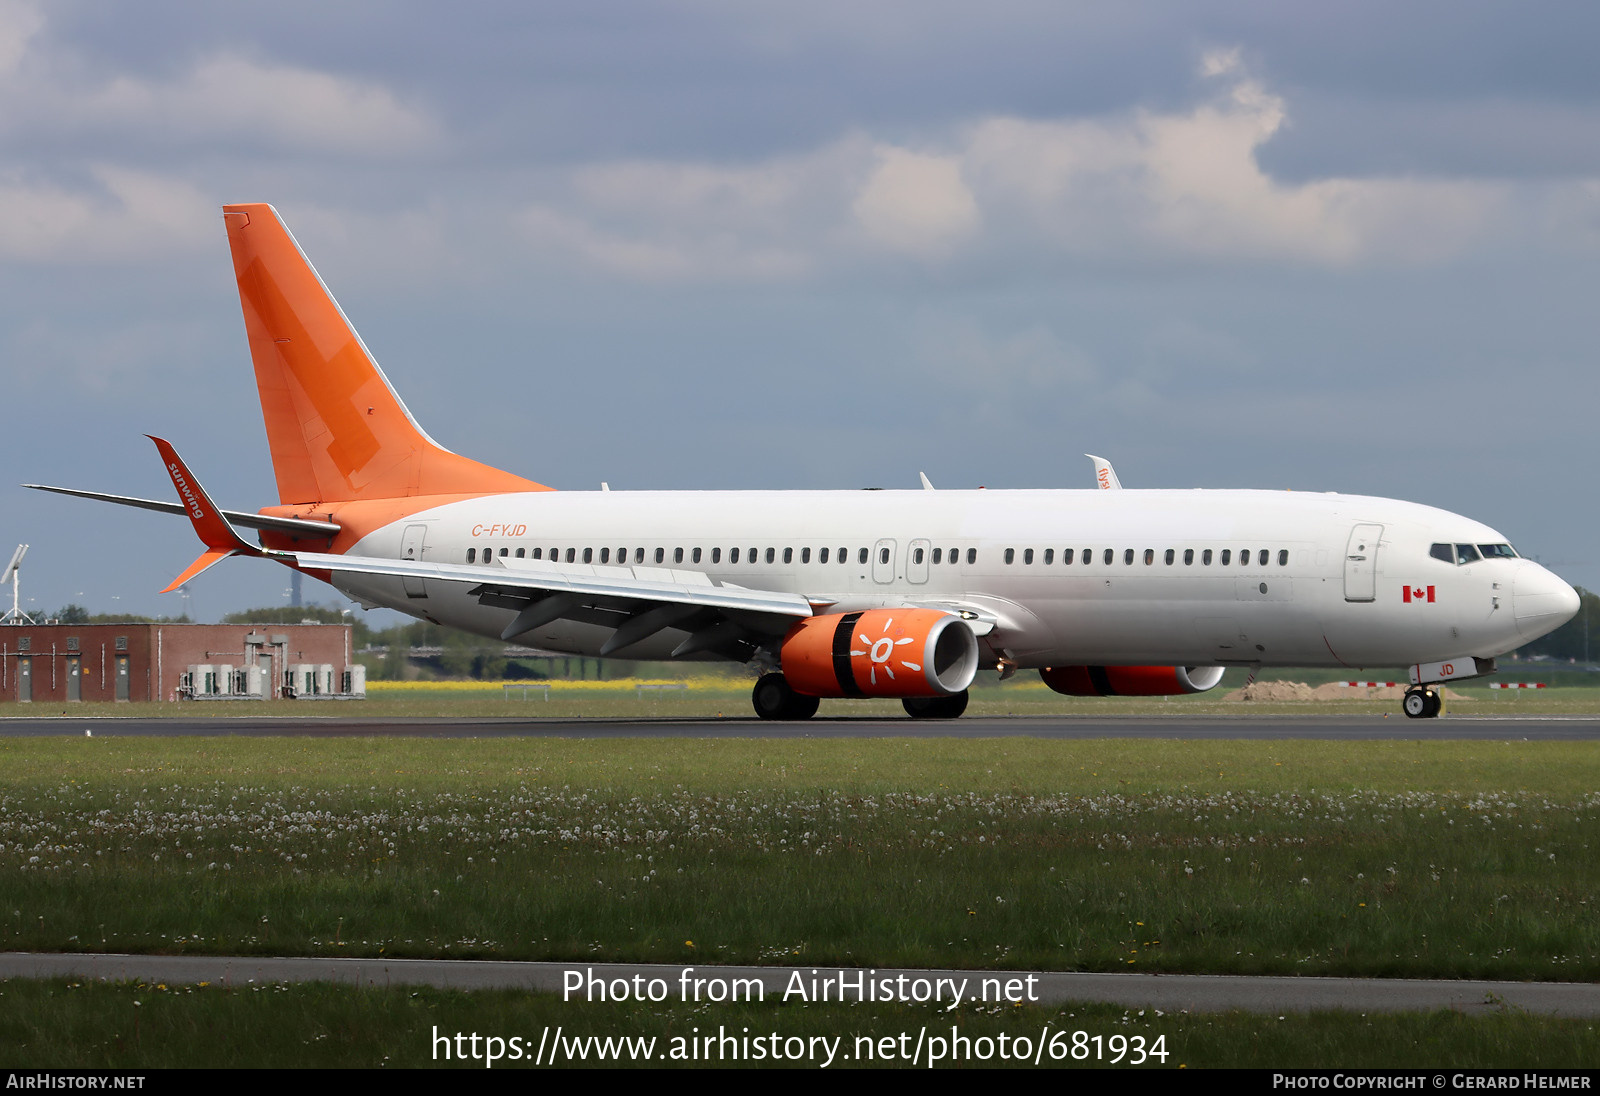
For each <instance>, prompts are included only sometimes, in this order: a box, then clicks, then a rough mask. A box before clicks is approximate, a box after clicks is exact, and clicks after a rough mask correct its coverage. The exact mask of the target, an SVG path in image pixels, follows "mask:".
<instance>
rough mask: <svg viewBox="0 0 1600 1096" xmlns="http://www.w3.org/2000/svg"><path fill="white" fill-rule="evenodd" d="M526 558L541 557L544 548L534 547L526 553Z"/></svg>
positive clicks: (542, 556)
mask: <svg viewBox="0 0 1600 1096" xmlns="http://www.w3.org/2000/svg"><path fill="white" fill-rule="evenodd" d="M528 558H529V559H543V558H544V549H543V548H535V549H533V550H532V551H530V552H529V553H528Z"/></svg>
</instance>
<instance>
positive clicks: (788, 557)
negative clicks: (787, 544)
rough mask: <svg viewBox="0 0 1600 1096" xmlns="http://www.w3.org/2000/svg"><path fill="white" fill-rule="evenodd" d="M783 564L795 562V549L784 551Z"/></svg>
mask: <svg viewBox="0 0 1600 1096" xmlns="http://www.w3.org/2000/svg"><path fill="white" fill-rule="evenodd" d="M783 562H785V563H793V562H794V549H793V548H785V549H784V550H783Z"/></svg>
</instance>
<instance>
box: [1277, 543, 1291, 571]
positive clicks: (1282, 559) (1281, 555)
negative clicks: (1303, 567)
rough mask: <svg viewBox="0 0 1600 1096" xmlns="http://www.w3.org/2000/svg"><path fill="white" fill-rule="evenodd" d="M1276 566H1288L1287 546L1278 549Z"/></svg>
mask: <svg viewBox="0 0 1600 1096" xmlns="http://www.w3.org/2000/svg"><path fill="white" fill-rule="evenodd" d="M1278 566H1279V567H1287V566H1289V549H1287V548H1279V549H1278Z"/></svg>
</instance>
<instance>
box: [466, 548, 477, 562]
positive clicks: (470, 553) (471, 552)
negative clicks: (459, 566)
mask: <svg viewBox="0 0 1600 1096" xmlns="http://www.w3.org/2000/svg"><path fill="white" fill-rule="evenodd" d="M467 562H468V563H477V562H478V550H477V549H476V548H468V549H467Z"/></svg>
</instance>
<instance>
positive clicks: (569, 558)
mask: <svg viewBox="0 0 1600 1096" xmlns="http://www.w3.org/2000/svg"><path fill="white" fill-rule="evenodd" d="M577 552H578V550H577V549H576V548H568V549H567V562H568V563H572V562H573V559H574V557H575V556H576V555H577Z"/></svg>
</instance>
